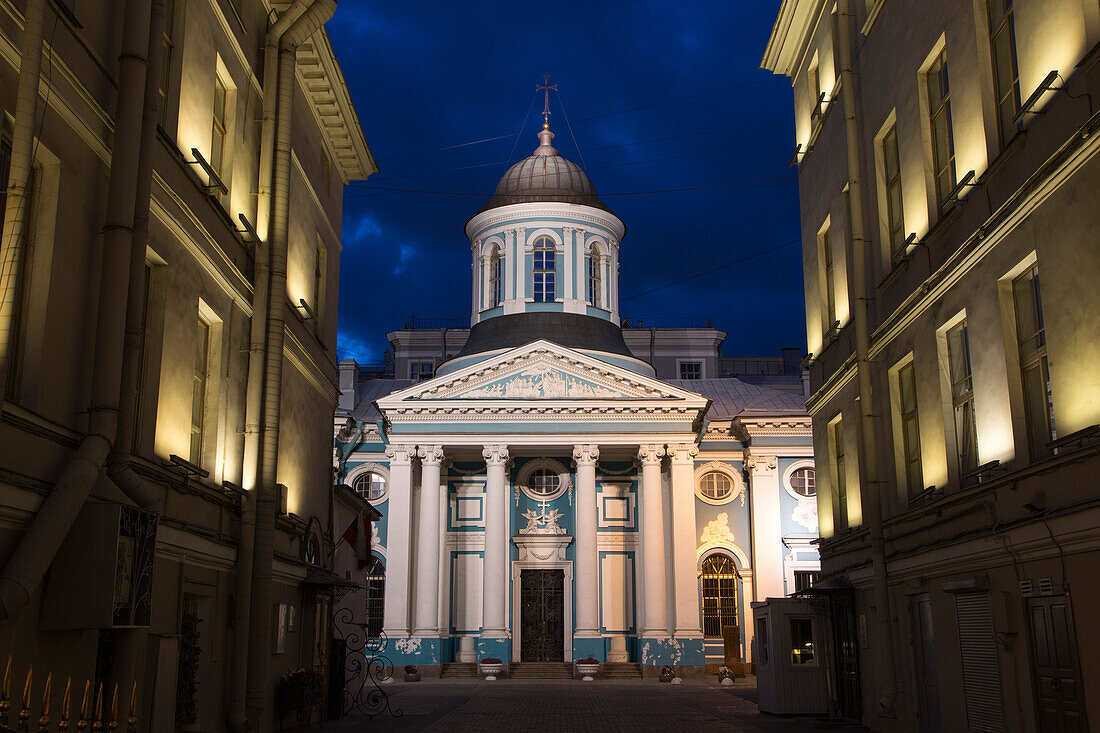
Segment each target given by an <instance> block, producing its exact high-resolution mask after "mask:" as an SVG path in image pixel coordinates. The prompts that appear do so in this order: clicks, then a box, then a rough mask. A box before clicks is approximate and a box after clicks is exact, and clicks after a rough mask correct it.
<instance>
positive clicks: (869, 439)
mask: <svg viewBox="0 0 1100 733" xmlns="http://www.w3.org/2000/svg"><path fill="white" fill-rule="evenodd" d="M849 3H850V0H838V2H837V12H838V14H839V16H840V17H839V21H840V22H839V23H837V28H838V29H839V34H840V38H839V43H838V45H839V46H840V65H841V71H840V74H841V94H842V95H843V97H844V120H845V130H846V133H847V147H848V190H849V205H850V207H851V216H850V219H851V227H852V279H853V280H854V286H855V287H854V291H855V292H854V295H855V303H854V305H855V327H856V375H857V378H858V382H859V404H860V428H861V430H860V434H861V440H862V443H863V445H862V448H863V450H862V454H863V463H862V465H861V467H860V468H861V470H862V475H863V477H864V481H862V482H861V484H862V486H861V488H862V489H863V490H862V491H861V492H860V497H861V499H862V503H863V507H864V512H863V514H864V516H863V519H864V521H866V522H867V526H868V529H869V530H870V540H871V565H872V570H873V575H874V580H875V621H876V625H877V627H878V642H877V643H876V644H875V648H876V649H877V650H878V653H879V664H878V669H877V670H875V671H876V674H877V675H878V678H879V684H880V696H879V699H878V714H879V715H880V716H884V717H894V716H895V713H894V704H895V703H896V701H897V697H898V683H897V671H896V662H895V652H894V633H893V631H894V630H893V624H892V621H891V613H890V588H889V586H888V585H887V583H888V580H889V575H888V573H887V568H886V539H885V535H884V532H883V517H882V495H881V490H882V483H881V481H880V480H879V475H878V454H877V448H876V444H875V423H874V403H873V401H872V399H873V394H872V390H871V357H870V337H869V329H868V320H869V313H868V310H869V306H868V297H867V252H866V250H867V247H866V244H867V243H866V240H865V239H864V232H863V187H862V183H861V182H860V176H861V171H862V168H861V165H860V163H861V161H860V154H861V149H860V146H859V145H860V139H859V117H858V113H857V111H856V89H855V73H854V72H853V70H852V45H851V44H852V40H851V39H852V34H851V25H852V23H853V22H855V18H854V16H853V15H852V13H851V9H850V7H849Z"/></svg>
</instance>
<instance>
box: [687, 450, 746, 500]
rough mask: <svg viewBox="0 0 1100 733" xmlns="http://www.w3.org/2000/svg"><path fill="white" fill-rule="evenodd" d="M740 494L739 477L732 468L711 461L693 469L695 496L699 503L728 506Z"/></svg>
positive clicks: (719, 462)
mask: <svg viewBox="0 0 1100 733" xmlns="http://www.w3.org/2000/svg"><path fill="white" fill-rule="evenodd" d="M741 493H742V482H741V477H740V475H738V473H737V470H736V469H735V468H733V467H732V466H730V465H728V464H726V463H723V462H721V461H711V462H709V463H707V464H705V465H702V466H698V467H697V468H696V469H695V496H697V497H698V498H699V499H700V500H701V501H704V502H706V503H707V504H714V505H721V504H728V503H729V502H731V501H733V500H734V499H736V498H737V496H738V495H739V494H741ZM742 501H744V498H743V497H742Z"/></svg>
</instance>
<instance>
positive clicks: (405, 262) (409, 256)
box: [393, 244, 417, 275]
mask: <svg viewBox="0 0 1100 733" xmlns="http://www.w3.org/2000/svg"><path fill="white" fill-rule="evenodd" d="M416 255H417V251H416V247H414V246H413V245H411V244H402V245H400V246H399V247H398V248H397V264H396V265H394V267H393V274H394V275H400V274H402V273H403V272H405V271H406V270H407V269H409V265H411V264H412V262H413V260H414V259H416Z"/></svg>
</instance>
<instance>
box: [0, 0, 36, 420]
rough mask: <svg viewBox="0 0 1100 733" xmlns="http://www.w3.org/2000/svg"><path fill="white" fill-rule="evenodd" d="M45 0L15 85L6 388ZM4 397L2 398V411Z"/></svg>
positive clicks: (3, 355)
mask: <svg viewBox="0 0 1100 733" xmlns="http://www.w3.org/2000/svg"><path fill="white" fill-rule="evenodd" d="M45 18H46V0H28V1H27V10H26V15H25V16H24V18H23V37H22V39H21V42H20V47H19V80H18V82H17V89H16V102H15V124H14V126H13V128H12V137H11V163H10V166H9V170H8V180H7V181H2V182H0V183H3V184H6V185H7V198H6V199H5V201H4V229H3V240H0V242H2V249H0V263H2V264H0V272H2V273H3V281H2V283H3V286H2V288H0V290H2V291H3V295H2V296H0V390H3V389H5V388H6V386H7V383H8V372H9V370H10V369H11V366H12V365H11V350H12V347H13V346H14V344H13V343H12V337H13V335H14V333H15V297H16V293H17V292H18V291H19V288H18V287H17V284H18V283H19V278H20V277H22V276H23V273H21V272H20V271H19V270H20V268H19V265H20V263H21V262H22V260H23V234H24V231H23V230H24V228H25V225H26V221H27V209H26V205H27V203H28V201H29V199H28V197H27V186H28V185H29V183H30V178H31V170H32V169H33V166H34V160H33V155H34V150H33V148H34V137H35V130H34V127H35V118H36V117H37V116H38V114H37V113H38V83H39V79H40V77H41V75H42V37H43V34H44V32H45V22H46V20H45ZM3 408H4V402H3V400H2V399H0V411H2V410H3Z"/></svg>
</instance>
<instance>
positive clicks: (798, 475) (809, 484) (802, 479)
mask: <svg viewBox="0 0 1100 733" xmlns="http://www.w3.org/2000/svg"><path fill="white" fill-rule="evenodd" d="M816 479H817V476H816V475H815V474H814V469H812V468H798V469H795V470H794V472H793V473H791V488H792V489H794V490H795V493H797V494H801V495H802V496H817V485H816Z"/></svg>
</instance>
